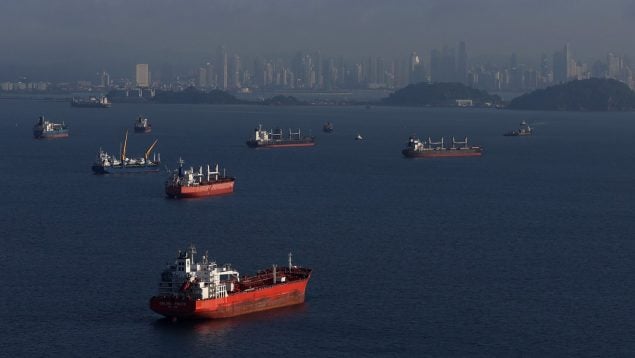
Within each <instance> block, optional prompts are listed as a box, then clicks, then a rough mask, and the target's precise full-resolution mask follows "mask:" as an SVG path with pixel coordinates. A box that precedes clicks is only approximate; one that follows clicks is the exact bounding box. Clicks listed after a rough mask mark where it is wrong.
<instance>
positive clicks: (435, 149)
mask: <svg viewBox="0 0 635 358" xmlns="http://www.w3.org/2000/svg"><path fill="white" fill-rule="evenodd" d="M457 145H458V146H457ZM482 150H483V148H481V147H479V146H471V147H470V146H468V144H467V137H465V139H464V140H462V141H457V140H455V139H454V137H452V146H451V147H444V146H443V138H441V140H440V141H438V142H433V141H432V140H431V139H430V138H429V137H428V141H427V142H421V141H420V140H419V139H418V138H416V137H410V138H409V139H408V145H407V147H406V149H404V150H402V151H401V153H403V155H405V156H406V157H408V158H447V157H480V156H481V153H482Z"/></svg>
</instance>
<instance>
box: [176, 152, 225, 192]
mask: <svg viewBox="0 0 635 358" xmlns="http://www.w3.org/2000/svg"><path fill="white" fill-rule="evenodd" d="M235 181H236V179H235V178H232V177H228V176H226V175H225V174H224V173H223V175H222V176H221V175H220V172H219V171H218V164H217V165H216V170H215V171H213V172H212V171H210V169H209V165H208V166H207V173H206V174H203V167H199V171H198V172H195V171H194V169H193V168H190V169H188V170H184V169H183V160H179V169H178V170H177V171H175V172H174V173H173V174H172V176H171V177H170V178H169V179H168V180H167V181H166V182H165V194H166V195H167V196H169V197H171V198H201V197H206V196H215V195H224V194H230V193H233V192H234V182H235Z"/></svg>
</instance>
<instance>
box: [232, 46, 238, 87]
mask: <svg viewBox="0 0 635 358" xmlns="http://www.w3.org/2000/svg"><path fill="white" fill-rule="evenodd" d="M231 73H232V78H231V87H233V88H240V56H238V55H237V54H236V55H234V57H233V61H232V72H231Z"/></svg>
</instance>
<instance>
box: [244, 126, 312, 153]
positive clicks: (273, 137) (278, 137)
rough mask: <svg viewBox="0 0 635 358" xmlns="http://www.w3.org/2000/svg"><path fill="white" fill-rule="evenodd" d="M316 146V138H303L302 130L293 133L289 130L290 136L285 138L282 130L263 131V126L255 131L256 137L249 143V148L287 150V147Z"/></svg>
mask: <svg viewBox="0 0 635 358" xmlns="http://www.w3.org/2000/svg"><path fill="white" fill-rule="evenodd" d="M314 145H315V137H312V136H304V137H303V136H302V134H301V133H300V129H298V131H297V132H292V131H291V129H289V136H288V137H286V138H283V135H282V129H276V130H270V131H269V132H267V131H266V130H263V129H262V125H258V128H256V129H254V135H253V137H251V138H250V139H249V140H248V141H247V146H249V147H251V148H286V147H312V146H314Z"/></svg>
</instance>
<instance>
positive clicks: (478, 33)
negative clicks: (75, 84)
mask: <svg viewBox="0 0 635 358" xmlns="http://www.w3.org/2000/svg"><path fill="white" fill-rule="evenodd" d="M634 19H635V3H633V2H632V1H629V0H607V1H603V2H597V1H592V0H580V1H576V2H575V3H572V2H571V1H565V0H556V1H546V0H533V1H527V0H511V1H500V0H481V1H472V0H452V1H447V0H404V1H400V2H399V5H398V6H397V5H395V4H392V3H386V2H384V1H380V0H367V1H364V2H356V1H348V2H339V1H334V0H320V1H314V2H311V3H306V4H305V3H298V2H295V1H291V0H273V1H269V2H260V1H254V0H235V1H222V0H205V1H203V0H187V1H183V2H179V5H178V6H177V5H176V3H175V2H173V1H168V0H156V1H153V2H151V3H150V2H145V1H124V0H84V1H77V0H59V1H56V2H55V3H54V4H53V3H50V2H46V1H42V0H19V1H18V0H6V1H3V3H2V4H1V5H0V23H2V24H3V25H2V26H3V28H4V30H5V31H3V32H4V33H11V34H12V36H4V37H2V38H0V46H2V48H3V49H10V51H4V53H3V55H2V56H0V66H3V67H9V66H14V67H16V68H20V67H21V66H30V67H31V68H39V69H40V72H46V71H49V72H62V73H63V72H68V71H70V69H73V68H75V69H77V70H82V71H84V72H87V71H88V70H89V68H94V67H98V68H100V67H111V68H122V69H123V68H126V67H127V66H129V65H130V64H131V63H132V64H134V63H156V62H158V61H157V59H160V61H162V62H161V63H160V64H163V63H166V64H174V65H175V66H193V65H195V64H197V63H199V62H202V61H204V60H205V59H207V58H210V57H211V58H214V56H216V52H217V47H218V46H222V45H224V46H226V47H227V49H228V50H230V51H231V52H232V53H240V54H241V55H242V56H243V57H244V58H246V59H247V58H250V57H255V56H257V55H264V56H268V57H272V56H273V55H278V54H280V55H283V56H284V55H287V56H292V55H293V53H295V52H296V51H297V50H298V49H300V50H304V51H306V50H308V49H319V50H320V51H321V52H322V53H323V54H324V55H325V56H344V57H346V58H352V57H356V56H358V57H364V56H380V57H382V58H391V57H392V56H395V54H403V53H410V52H412V51H416V52H418V53H424V54H427V53H429V52H430V51H432V49H435V48H436V49H442V48H443V46H444V45H445V44H449V43H452V44H455V43H458V42H459V41H466V42H467V43H468V44H470V48H471V56H472V58H483V59H489V60H493V59H500V58H504V57H506V56H508V54H509V53H512V52H514V53H517V54H518V56H519V57H521V58H528V57H531V56H533V55H536V54H540V53H541V52H543V51H545V50H548V49H553V48H558V47H560V46H561V44H563V43H571V45H572V46H573V47H575V48H576V49H577V51H578V52H577V56H578V58H580V59H584V60H586V59H589V58H594V57H598V55H599V54H605V53H607V52H610V51H613V52H616V51H617V52H623V53H624V54H626V55H630V56H633V54H635V48H633V45H632V44H631V43H630V42H629V39H630V36H628V35H629V34H631V33H633V32H634V31H635V25H633V24H634V23H635V21H633V20H634ZM42 34H46V36H42ZM6 71H7V70H6V68H5V72H6Z"/></svg>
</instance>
